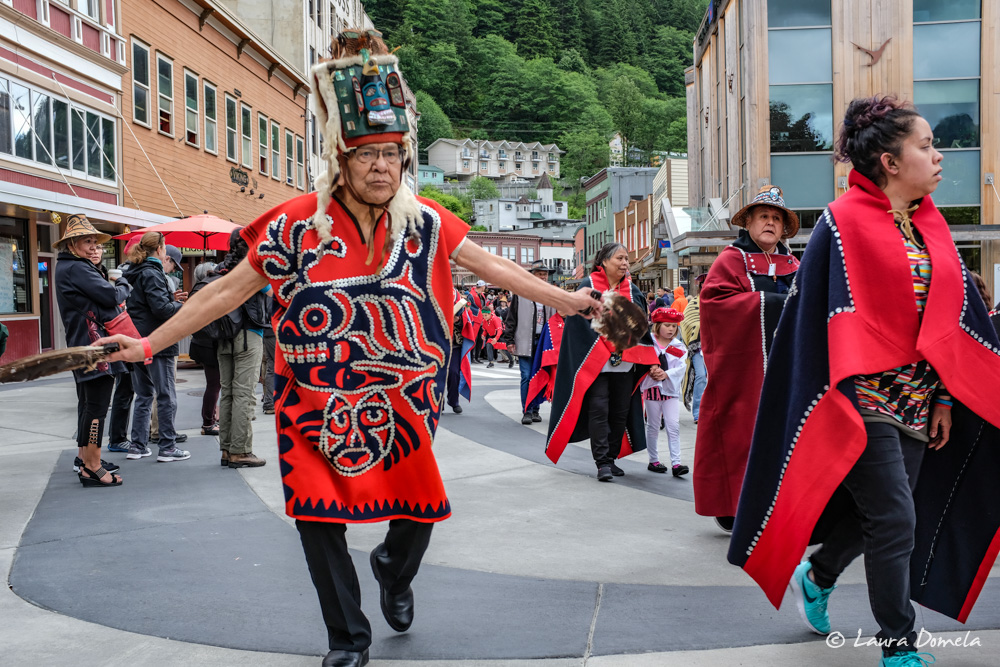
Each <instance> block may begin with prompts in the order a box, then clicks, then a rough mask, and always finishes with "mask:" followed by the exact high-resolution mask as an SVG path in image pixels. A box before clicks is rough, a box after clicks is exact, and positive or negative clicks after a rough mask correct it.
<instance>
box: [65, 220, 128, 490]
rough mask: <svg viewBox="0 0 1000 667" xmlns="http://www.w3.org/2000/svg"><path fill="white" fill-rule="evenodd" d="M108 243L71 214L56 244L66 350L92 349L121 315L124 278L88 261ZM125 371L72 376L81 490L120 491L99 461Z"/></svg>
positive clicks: (116, 368)
mask: <svg viewBox="0 0 1000 667" xmlns="http://www.w3.org/2000/svg"><path fill="white" fill-rule="evenodd" d="M110 238H111V237H110V236H108V235H107V234H101V233H100V232H98V231H97V230H96V229H94V227H93V226H92V225H91V224H90V221H89V220H87V218H86V216H83V215H71V216H70V217H69V221H68V224H67V227H66V233H65V234H64V235H63V237H62V238H61V239H59V240H58V241H57V242H56V244H55V247H56V249H57V250H58V251H59V255H58V258H57V263H56V267H55V287H56V300H57V301H58V303H59V312H60V316H61V317H62V321H63V327H64V328H65V329H66V344H67V345H69V346H70V347H76V346H79V345H90V344H91V343H92V342H93V341H95V340H97V339H98V338H101V337H102V336H106V335H108V334H107V330H106V329H105V327H104V322H107V321H108V320H112V319H114V318H115V317H116V316H117V315H118V314H119V313H120V312H121V309H120V307H119V304H121V303H122V302H123V301H125V298H126V297H127V296H128V293H129V284H128V281H127V280H126V279H124V278H118V279H117V280H115V281H114V284H112V283H111V282H110V281H109V280H108V279H107V278H105V277H104V276H103V275H102V274H101V272H100V271H99V270H98V269H97V267H96V266H95V265H94V263H93V262H92V261H91V259H90V257H91V256H92V255H93V254H94V252H95V251H94V247H95V246H97V245H100V244H102V243H104V242H105V241H107V240H108V239H110ZM124 372H126V371H125V365H124V364H122V363H120V362H114V363H110V364H109V363H100V364H98V365H97V368H95V369H94V370H92V371H86V370H79V371H73V379H74V380H76V382H77V385H78V389H79V391H78V395H79V400H80V403H81V405H82V409H81V410H80V411H79V421H78V423H77V447H78V448H79V451H78V459H79V464H80V471H79V479H80V483H81V484H83V485H84V486H120V485H121V483H122V479H121V477H120V476H119V475H116V474H114V472H113V471H109V470H108V468H109V467H112V466H110V465H105V462H103V461H102V460H101V439H102V435H103V433H104V420H105V418H106V417H107V414H108V406H109V405H110V404H111V392H112V391H113V390H114V387H115V378H114V376H115V375H116V374H119V373H124ZM114 469H117V468H114Z"/></svg>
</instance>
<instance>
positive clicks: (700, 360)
mask: <svg viewBox="0 0 1000 667" xmlns="http://www.w3.org/2000/svg"><path fill="white" fill-rule="evenodd" d="M691 366H693V367H694V396H693V397H692V399H691V414H692V415H693V416H694V420H695V421H698V411H699V410H700V409H701V395H702V394H704V393H705V385H706V384H708V370H707V369H706V368H705V357H703V356H702V354H701V350H698V351H697V352H695V353H694V356H692V357H691Z"/></svg>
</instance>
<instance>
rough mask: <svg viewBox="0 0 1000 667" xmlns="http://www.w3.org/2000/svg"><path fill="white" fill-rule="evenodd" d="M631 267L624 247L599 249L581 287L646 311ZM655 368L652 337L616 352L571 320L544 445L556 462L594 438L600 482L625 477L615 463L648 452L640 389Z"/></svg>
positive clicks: (586, 327) (610, 245)
mask: <svg viewBox="0 0 1000 667" xmlns="http://www.w3.org/2000/svg"><path fill="white" fill-rule="evenodd" d="M628 268H629V262H628V251H627V250H626V249H625V246H623V245H622V244H620V243H608V244H606V245H605V246H604V247H603V248H601V249H600V250H598V251H597V255H596V256H595V257H594V270H593V272H592V273H591V274H590V276H589V277H588V278H585V279H584V280H583V283H582V284H581V287H584V288H587V289H595V290H598V291H599V292H601V293H602V294H603V293H605V292H609V291H610V292H614V293H616V294H620V295H621V296H623V297H625V298H626V299H629V300H630V301H632V303H634V304H635V305H637V306H639V307H640V308H641V309H642V311H643V312H644V313H645V312H647V308H646V298H645V297H644V296H643V294H642V291H641V290H640V289H639V288H638V287H637V286H636V285H634V284H633V283H632V280H631V279H630V278H629V273H628ZM653 364H659V360H658V359H657V357H656V352H655V351H654V350H653V345H652V339H651V338H650V337H649V334H648V333H647V334H646V336H645V337H643V339H642V342H641V343H640V344H639V345H636V346H634V347H631V348H629V349H627V350H624V351H623V352H616V351H615V349H614V346H613V345H612V344H611V343H610V342H609V341H608V340H607V339H605V338H604V337H603V336H599V335H598V334H597V332H596V331H594V330H593V329H592V328H591V327H590V322H588V321H587V320H585V319H584V318H582V317H579V316H574V317H568V318H566V319H565V327H564V329H563V332H562V339H561V341H560V344H559V364H558V366H557V369H556V375H555V388H554V390H553V397H552V417H551V419H550V420H549V437H548V443H547V444H546V446H545V453H546V455H547V456H548V457H549V458H550V459H551V460H552V462H553V463H556V462H558V461H559V457H560V456H561V455H562V453H563V450H565V449H566V445H567V444H569V443H570V442H579V441H581V440H586V439H587V438H590V450H591V453H592V454H593V456H594V463H595V464H596V465H597V479H598V480H600V481H602V482H610V481H611V478H612V477H621V476H622V475H624V474H625V472H624V471H623V470H622V469H621V468H619V467H618V466H617V465H615V459H618V458H621V457H623V456H628V455H629V454H631V453H633V452H638V451H640V450H643V449H646V432H645V422H644V421H643V416H642V393H641V392H639V391H636V388H637V387H638V385H639V382H640V381H641V380H642V378H643V377H644V376H645V375H646V373H647V372H648V371H649V367H650V366H651V365H653Z"/></svg>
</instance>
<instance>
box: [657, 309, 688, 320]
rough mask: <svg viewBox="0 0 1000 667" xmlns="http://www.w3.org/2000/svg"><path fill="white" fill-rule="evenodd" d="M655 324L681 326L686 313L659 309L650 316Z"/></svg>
mask: <svg viewBox="0 0 1000 667" xmlns="http://www.w3.org/2000/svg"><path fill="white" fill-rule="evenodd" d="M650 320H651V321H652V322H653V324H657V323H659V322H666V323H667V324H680V323H681V322H682V321H684V313H682V312H681V311H679V310H677V309H675V308H657V309H656V310H654V311H653V314H652V315H651V316H650Z"/></svg>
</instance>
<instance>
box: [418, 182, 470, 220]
mask: <svg viewBox="0 0 1000 667" xmlns="http://www.w3.org/2000/svg"><path fill="white" fill-rule="evenodd" d="M420 196H421V197H426V198H427V199H433V200H434V201H436V202H437V203H439V204H441V206H444V207H445V208H446V209H448V210H449V211H451V212H452V213H454V214H455V215H457V216H458V217H460V218H461V219H462V220H464V221H465V222H466V223H468V222H469V219H470V218H471V216H472V208H471V207H470V206H469V205H468V204H466V203H465V202H463V201H462V200H461V199H460V198H458V197H456V196H455V195H450V194H448V193H446V192H441V191H440V190H438V189H437V188H436V187H434V186H433V185H425V186H424V187H422V188H421V189H420Z"/></svg>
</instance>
